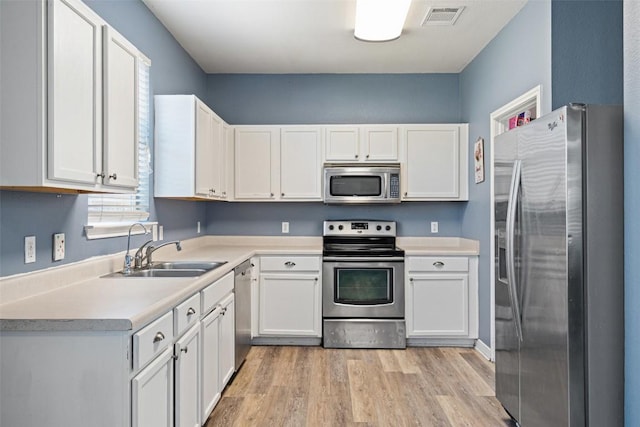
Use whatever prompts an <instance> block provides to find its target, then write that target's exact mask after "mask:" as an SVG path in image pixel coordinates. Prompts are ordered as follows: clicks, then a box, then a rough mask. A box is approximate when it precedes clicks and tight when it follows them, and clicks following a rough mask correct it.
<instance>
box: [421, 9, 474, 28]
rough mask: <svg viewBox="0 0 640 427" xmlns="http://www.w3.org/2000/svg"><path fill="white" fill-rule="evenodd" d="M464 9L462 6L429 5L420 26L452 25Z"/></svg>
mask: <svg viewBox="0 0 640 427" xmlns="http://www.w3.org/2000/svg"><path fill="white" fill-rule="evenodd" d="M463 10H464V6H460V7H430V8H429V9H428V10H427V15H426V16H425V17H424V19H423V20H422V26H425V25H453V24H455V23H456V20H457V19H458V17H459V16H460V14H461V13H462V11H463Z"/></svg>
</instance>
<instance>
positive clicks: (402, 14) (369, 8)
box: [354, 0, 411, 42]
mask: <svg viewBox="0 0 640 427" xmlns="http://www.w3.org/2000/svg"><path fill="white" fill-rule="evenodd" d="M410 5H411V0H357V3H356V29H355V32H354V35H355V37H356V38H357V39H358V40H364V41H371V42H385V41H389V40H395V39H397V38H398V37H400V34H402V27H403V26H404V21H405V20H406V19H407V13H408V12H409V6H410Z"/></svg>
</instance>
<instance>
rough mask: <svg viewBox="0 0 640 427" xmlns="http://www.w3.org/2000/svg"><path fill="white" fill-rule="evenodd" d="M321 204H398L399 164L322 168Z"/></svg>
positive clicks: (329, 165)
mask: <svg viewBox="0 0 640 427" xmlns="http://www.w3.org/2000/svg"><path fill="white" fill-rule="evenodd" d="M324 202H325V203H400V164H398V163H391V164H366V163H362V164H361V163H345V164H337V163H328V164H325V165H324Z"/></svg>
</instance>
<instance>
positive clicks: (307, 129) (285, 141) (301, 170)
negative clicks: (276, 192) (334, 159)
mask: <svg viewBox="0 0 640 427" xmlns="http://www.w3.org/2000/svg"><path fill="white" fill-rule="evenodd" d="M321 176H322V131H321V128H320V127H318V126H287V127H283V128H282V129H281V133H280V198H281V199H282V200H309V201H311V200H322V190H321V189H322V184H321Z"/></svg>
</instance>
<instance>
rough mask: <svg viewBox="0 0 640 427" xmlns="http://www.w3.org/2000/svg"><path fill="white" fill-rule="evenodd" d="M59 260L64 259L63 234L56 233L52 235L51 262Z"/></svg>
mask: <svg viewBox="0 0 640 427" xmlns="http://www.w3.org/2000/svg"><path fill="white" fill-rule="evenodd" d="M61 259H64V233H56V234H54V235H53V260H54V261H60V260H61Z"/></svg>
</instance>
